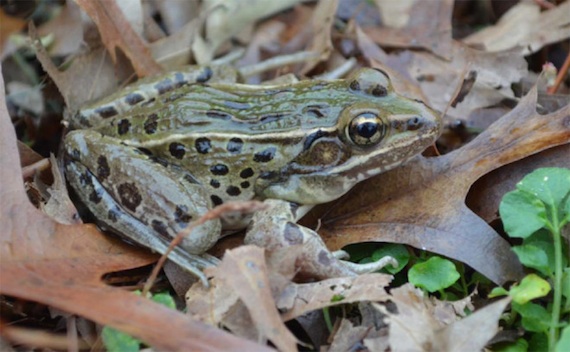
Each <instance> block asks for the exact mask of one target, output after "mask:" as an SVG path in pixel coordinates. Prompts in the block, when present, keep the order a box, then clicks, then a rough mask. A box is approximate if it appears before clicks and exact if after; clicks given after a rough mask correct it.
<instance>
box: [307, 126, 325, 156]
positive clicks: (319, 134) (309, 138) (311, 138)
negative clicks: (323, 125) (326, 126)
mask: <svg viewBox="0 0 570 352" xmlns="http://www.w3.org/2000/svg"><path fill="white" fill-rule="evenodd" d="M326 135H327V133H326V132H325V131H323V130H316V131H315V132H313V133H311V134H310V135H308V136H307V137H305V142H303V150H304V151H305V150H307V149H309V148H310V147H311V145H313V143H314V142H315V141H316V140H318V139H319V138H322V137H324V136H326Z"/></svg>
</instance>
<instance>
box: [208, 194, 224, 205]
mask: <svg viewBox="0 0 570 352" xmlns="http://www.w3.org/2000/svg"><path fill="white" fill-rule="evenodd" d="M210 199H211V200H212V203H213V204H214V206H217V205H220V204H222V203H223V202H224V201H223V200H222V198H220V197H218V196H217V195H215V194H213V195H211V196H210Z"/></svg>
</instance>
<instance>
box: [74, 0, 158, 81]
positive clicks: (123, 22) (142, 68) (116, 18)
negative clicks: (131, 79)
mask: <svg viewBox="0 0 570 352" xmlns="http://www.w3.org/2000/svg"><path fill="white" fill-rule="evenodd" d="M75 1H76V2H77V3H78V4H79V6H80V7H81V9H82V10H83V11H85V12H86V13H87V15H89V17H91V19H92V20H93V22H95V24H96V25H97V28H98V29H99V33H100V34H101V39H102V41H103V44H105V47H106V48H107V50H108V51H109V54H110V55H111V58H112V59H113V62H117V54H116V52H115V50H116V48H119V49H121V50H122V51H123V53H124V54H125V55H126V56H127V57H128V58H129V59H130V60H131V63H132V65H133V67H134V69H135V71H136V73H137V76H139V77H146V76H150V75H156V74H159V73H160V72H162V69H161V67H160V66H159V65H158V64H157V63H156V62H155V61H154V59H153V58H152V55H151V54H150V50H149V48H148V46H147V44H146V43H145V42H144V41H143V40H142V38H141V37H140V35H138V34H137V32H136V31H135V30H134V29H133V27H132V25H131V24H130V23H129V22H128V21H127V18H126V17H125V16H124V15H123V12H122V11H121V8H120V7H119V5H118V4H117V3H116V2H115V0H104V1H90V0H75Z"/></svg>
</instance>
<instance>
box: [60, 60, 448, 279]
mask: <svg viewBox="0 0 570 352" xmlns="http://www.w3.org/2000/svg"><path fill="white" fill-rule="evenodd" d="M215 76H216V69H211V68H208V67H201V68H195V69H194V70H191V71H188V72H185V73H183V72H174V73H170V74H167V75H165V76H162V77H160V78H159V79H157V80H154V81H153V80H146V81H143V82H142V83H139V84H137V85H134V86H132V87H129V88H127V89H125V90H124V91H122V92H119V93H117V94H115V95H114V96H112V97H111V98H108V99H106V100H104V101H102V102H100V103H97V104H95V105H92V106H89V107H86V108H84V109H82V110H80V111H79V112H78V113H77V114H76V115H75V117H74V118H73V120H72V122H71V124H72V126H74V127H75V128H77V129H76V130H74V131H72V132H70V133H69V134H68V135H67V136H66V138H65V141H64V148H65V154H66V155H65V160H66V161H65V171H66V176H67V178H68V181H69V183H70V185H71V187H72V188H73V189H74V191H75V193H76V194H77V195H78V197H79V198H80V200H81V202H82V203H84V204H85V205H86V206H87V208H88V209H89V210H90V211H91V212H92V213H93V214H94V216H95V218H96V219H97V221H98V223H99V224H100V225H102V226H104V227H105V228H108V229H110V230H112V231H114V232H117V233H119V234H122V235H124V236H126V237H128V238H130V239H131V240H133V241H135V242H137V243H139V244H141V245H143V246H146V247H149V248H151V249H153V250H155V251H158V252H160V253H163V252H164V251H165V250H166V248H167V246H168V243H169V241H170V240H171V239H172V237H173V236H175V234H176V233H178V232H179V231H180V230H182V229H183V228H185V227H186V226H187V225H188V224H189V223H190V222H191V221H192V220H193V219H197V218H198V217H199V216H200V215H201V214H204V213H205V212H207V211H208V210H209V209H211V208H213V207H215V206H217V205H219V204H222V203H224V202H228V201H238V200H251V199H258V200H278V201H280V202H286V203H287V204H290V205H293V206H285V207H284V206H275V207H273V208H272V209H277V210H276V211H278V212H288V211H290V212H291V213H292V214H293V215H292V216H290V217H287V216H285V217H279V216H277V218H282V219H285V222H286V223H287V224H289V225H290V226H289V225H288V226H284V227H282V228H283V229H284V231H287V230H288V229H289V230H291V226H293V224H294V222H295V221H296V218H297V217H298V215H297V214H294V213H295V209H296V208H297V206H299V205H300V206H311V205H315V204H320V203H325V202H329V201H331V200H334V199H336V198H338V197H340V196H341V195H343V194H344V193H346V192H347V191H348V190H350V188H351V187H353V186H354V185H355V184H357V183H358V182H360V181H362V180H365V179H367V178H369V177H371V176H374V175H377V174H379V173H381V172H384V171H386V170H389V169H392V168H394V167H396V166H398V165H401V164H402V163H404V162H405V161H407V160H409V159H410V158H411V157H413V156H415V155H416V154H418V153H420V152H421V151H422V150H424V149H425V148H426V147H427V146H428V145H430V144H431V143H433V142H434V140H435V138H436V137H437V136H438V134H439V130H440V127H441V126H440V125H441V121H440V118H439V117H438V115H437V114H436V113H435V112H434V111H433V110H431V109H430V108H429V107H427V106H426V105H425V104H424V103H423V102H421V101H418V100H412V99H408V98H406V97H404V96H402V95H400V94H398V93H396V92H395V91H394V89H393V87H392V84H391V82H390V79H389V77H388V76H387V75H386V74H385V73H384V72H382V71H380V70H376V69H371V68H364V69H359V70H357V71H356V72H354V73H353V74H352V75H350V76H349V77H347V78H345V79H338V80H329V81H324V80H306V81H300V82H296V83H291V84H283V85H274V86H251V85H244V84H237V83H228V82H223V81H222V82H220V80H217V79H216V77H215ZM276 215H283V214H276ZM271 217H272V216H267V218H271ZM248 221H249V219H247V218H244V217H233V218H232V217H228V218H226V219H224V220H222V221H219V220H213V221H209V222H207V223H205V224H203V225H201V226H199V227H198V228H197V229H195V230H194V231H193V233H192V234H191V235H190V236H189V237H187V238H186V239H185V240H184V242H183V243H182V244H181V245H180V246H179V247H177V248H176V250H175V251H174V252H172V253H171V254H170V255H169V259H171V260H172V261H174V262H176V263H177V264H179V265H181V266H182V267H184V268H186V269H187V270H189V271H191V272H192V273H194V274H195V275H197V276H198V277H200V278H201V279H203V280H205V278H204V276H203V273H202V271H201V270H200V269H202V268H203V267H205V266H207V265H210V264H211V260H210V259H208V258H207V257H206V256H205V255H204V252H205V251H206V250H208V249H209V248H210V247H212V246H213V245H214V244H215V243H216V241H217V240H218V238H219V236H220V233H221V231H222V229H239V228H244V227H246V226H247V224H248ZM277 228H279V227H277ZM295 230H296V232H295V233H297V234H300V236H305V235H307V236H313V235H314V233H312V231H311V230H309V229H306V228H303V227H300V226H298V225H296V224H295Z"/></svg>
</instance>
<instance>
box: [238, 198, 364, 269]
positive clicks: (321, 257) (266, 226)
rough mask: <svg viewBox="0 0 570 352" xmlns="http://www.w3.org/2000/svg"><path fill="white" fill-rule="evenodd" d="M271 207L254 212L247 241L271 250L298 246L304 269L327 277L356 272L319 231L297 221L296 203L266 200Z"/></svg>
mask: <svg viewBox="0 0 570 352" xmlns="http://www.w3.org/2000/svg"><path fill="white" fill-rule="evenodd" d="M265 204H266V205H268V208H267V209H265V210H262V211H259V212H257V213H255V214H254V216H253V219H252V222H251V224H250V226H249V228H248V231H247V234H246V238H245V242H246V243H248V244H255V245H258V246H261V247H264V248H266V249H268V250H270V251H279V250H287V248H288V247H291V246H297V247H298V248H300V250H301V253H300V255H299V256H298V258H297V260H296V264H297V266H298V269H299V270H300V273H301V274H303V275H308V276H311V277H315V278H319V279H326V278H332V277H342V276H353V275H355V274H356V273H355V272H354V270H352V269H351V268H350V267H348V266H346V265H345V264H344V262H343V261H341V260H339V259H337V258H336V257H335V256H334V255H333V253H332V252H331V251H330V250H329V249H328V248H327V247H326V245H325V243H324V242H323V240H322V239H321V237H320V236H319V235H318V233H316V232H315V231H313V230H311V229H309V228H306V227H304V226H301V225H298V224H296V223H295V222H294V221H295V217H296V214H295V212H296V210H297V209H296V207H295V206H292V205H291V204H290V203H288V202H285V201H280V200H266V201H265Z"/></svg>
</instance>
